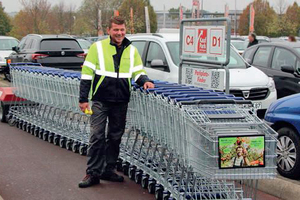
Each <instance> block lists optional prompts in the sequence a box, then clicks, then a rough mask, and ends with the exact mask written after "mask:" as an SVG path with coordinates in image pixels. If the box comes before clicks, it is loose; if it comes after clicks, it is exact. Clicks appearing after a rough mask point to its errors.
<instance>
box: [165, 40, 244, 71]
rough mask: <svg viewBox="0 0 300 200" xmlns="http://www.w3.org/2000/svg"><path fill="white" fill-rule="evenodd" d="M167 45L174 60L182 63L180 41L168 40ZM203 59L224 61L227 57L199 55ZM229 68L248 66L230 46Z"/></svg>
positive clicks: (176, 62) (177, 63)
mask: <svg viewBox="0 0 300 200" xmlns="http://www.w3.org/2000/svg"><path fill="white" fill-rule="evenodd" d="M167 46H168V49H169V52H170V54H171V57H172V60H173V62H174V63H175V64H176V65H177V66H179V63H180V58H179V42H167ZM197 57H198V58H199V59H201V61H206V60H209V61H212V60H217V61H221V62H224V61H225V58H221V57H216V58H214V57H207V56H197ZM227 66H228V68H246V67H247V66H246V63H245V62H244V60H243V59H242V57H241V56H240V55H239V54H238V53H237V52H236V51H235V50H234V49H233V48H230V62H229V64H228V65H227Z"/></svg>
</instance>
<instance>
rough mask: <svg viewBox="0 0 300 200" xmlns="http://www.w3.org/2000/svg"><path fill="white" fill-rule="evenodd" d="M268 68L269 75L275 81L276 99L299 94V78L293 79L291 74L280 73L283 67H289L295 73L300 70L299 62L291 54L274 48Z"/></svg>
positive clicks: (283, 49)
mask: <svg viewBox="0 0 300 200" xmlns="http://www.w3.org/2000/svg"><path fill="white" fill-rule="evenodd" d="M270 66H271V67H270V72H269V73H270V75H272V77H273V79H274V81H275V85H276V90H277V97H278V98H281V97H285V96H288V95H291V94H295V93H299V92H300V84H299V83H300V78H298V77H295V75H294V74H293V73H289V72H284V71H282V67H283V66H291V67H293V68H294V69H295V71H296V69H299V68H300V62H299V60H297V56H296V55H295V54H294V53H293V52H291V51H290V50H288V49H285V48H281V47H276V48H275V50H274V53H273V58H272V62H271V63H270Z"/></svg>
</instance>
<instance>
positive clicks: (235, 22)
mask: <svg viewBox="0 0 300 200" xmlns="http://www.w3.org/2000/svg"><path fill="white" fill-rule="evenodd" d="M234 10H235V11H234V15H235V16H234V17H235V20H234V35H235V36H236V29H237V17H236V0H234Z"/></svg>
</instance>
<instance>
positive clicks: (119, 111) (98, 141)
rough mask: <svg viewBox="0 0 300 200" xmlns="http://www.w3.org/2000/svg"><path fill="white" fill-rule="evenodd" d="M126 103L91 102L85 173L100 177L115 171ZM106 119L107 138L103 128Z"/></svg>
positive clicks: (124, 119)
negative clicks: (104, 173)
mask: <svg viewBox="0 0 300 200" xmlns="http://www.w3.org/2000/svg"><path fill="white" fill-rule="evenodd" d="M127 107H128V103H127V102H125V103H123V102H122V103H111V102H93V105H92V111H93V114H92V116H91V133H90V141H89V146H88V151H87V170H86V173H87V174H90V175H93V176H100V175H101V174H102V173H103V172H110V171H113V170H114V169H115V166H116V162H117V159H118V156H119V152H120V143H121V137H122V135H123V133H124V130H125V123H126V113H127ZM107 119H108V129H107V136H106V137H105V127H106V123H107Z"/></svg>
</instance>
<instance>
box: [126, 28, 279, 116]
mask: <svg viewBox="0 0 300 200" xmlns="http://www.w3.org/2000/svg"><path fill="white" fill-rule="evenodd" d="M128 39H129V40H131V42H132V44H133V45H134V46H135V47H136V48H137V49H138V51H139V53H140V55H141V57H142V60H143V63H144V66H145V70H146V71H147V73H148V76H149V77H150V78H151V79H154V80H164V81H169V82H178V66H179V63H180V58H179V34H178V33H174V34H172V33H168V34H164V33H155V34H137V35H130V36H129V37H128ZM228 68H229V72H230V88H229V89H230V93H231V94H234V95H235V96H236V97H244V98H245V99H246V100H251V101H252V102H253V104H254V106H255V107H256V108H257V109H258V113H257V115H258V116H260V117H263V115H264V113H265V111H266V109H267V108H268V107H269V105H270V104H271V103H272V102H273V101H275V100H276V99H277V93H276V90H275V84H274V81H273V79H272V78H269V77H268V76H267V75H266V74H264V73H263V72H262V71H261V70H259V69H257V68H256V67H253V66H249V65H248V64H246V62H245V61H244V59H243V58H242V57H241V56H240V55H239V54H238V53H237V52H236V51H235V50H234V49H233V47H231V51H230V63H229V64H228ZM221 70H222V69H221Z"/></svg>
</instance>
